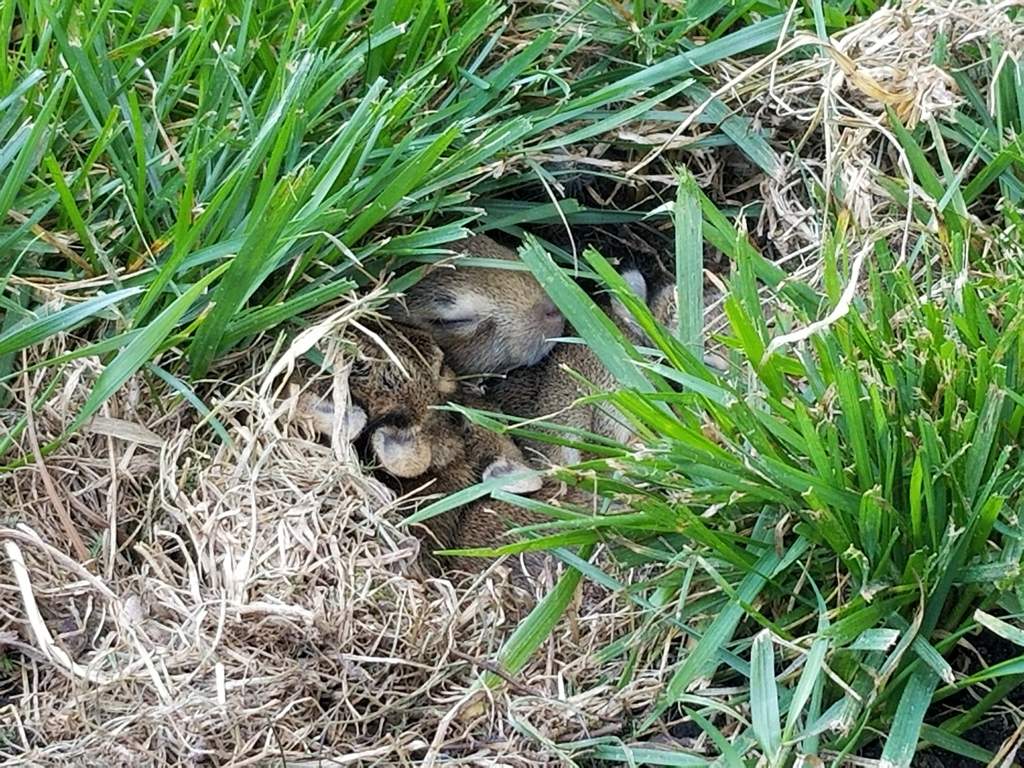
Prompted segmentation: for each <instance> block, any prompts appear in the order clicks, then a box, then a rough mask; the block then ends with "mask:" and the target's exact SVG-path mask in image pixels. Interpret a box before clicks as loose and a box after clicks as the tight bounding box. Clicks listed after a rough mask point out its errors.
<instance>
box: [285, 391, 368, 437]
mask: <svg viewBox="0 0 1024 768" xmlns="http://www.w3.org/2000/svg"><path fill="white" fill-rule="evenodd" d="M298 410H299V413H300V414H301V415H302V416H304V417H305V418H307V419H309V421H310V423H311V424H312V425H313V429H315V430H316V431H317V432H319V433H320V434H322V435H332V434H334V421H335V418H336V417H337V411H335V409H334V402H333V401H332V400H331V397H330V395H322V396H321V395H315V394H313V393H312V392H306V393H304V394H302V395H301V396H300V397H299V407H298ZM365 427H366V411H364V410H363V409H362V408H360V407H359V406H358V405H352V407H350V408H349V409H348V411H346V412H345V416H344V424H343V425H342V430H341V434H342V437H343V438H345V439H346V440H349V441H351V440H355V439H356V438H357V437H359V435H360V434H361V433H362V431H363V429H364V428H365Z"/></svg>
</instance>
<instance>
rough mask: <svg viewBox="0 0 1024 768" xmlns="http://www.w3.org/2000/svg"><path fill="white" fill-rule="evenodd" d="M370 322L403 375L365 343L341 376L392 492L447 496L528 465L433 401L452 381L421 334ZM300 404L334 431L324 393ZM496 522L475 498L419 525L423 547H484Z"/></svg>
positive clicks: (504, 443) (521, 485)
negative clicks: (423, 536) (421, 491)
mask: <svg viewBox="0 0 1024 768" xmlns="http://www.w3.org/2000/svg"><path fill="white" fill-rule="evenodd" d="M369 327H370V330H372V331H373V332H374V333H375V334H376V335H377V336H378V337H379V338H380V340H381V341H383V343H384V344H386V345H387V347H388V348H389V349H390V350H391V352H392V353H394V356H395V357H396V358H398V361H400V362H401V364H402V367H403V368H404V369H405V371H406V372H407V373H408V374H409V375H408V376H406V375H404V374H403V373H402V370H401V369H400V368H399V366H398V365H397V363H396V362H395V360H394V359H392V358H391V357H390V356H389V355H387V354H386V353H384V352H383V351H382V350H381V349H380V348H379V347H378V346H376V345H370V344H367V345H364V347H363V348H362V349H361V351H360V357H359V358H358V359H357V360H356V361H354V363H353V366H352V370H351V372H350V374H349V382H348V383H349V389H350V392H351V395H352V400H353V403H354V404H355V406H356V407H357V408H358V409H359V410H360V412H362V413H363V414H365V424H366V427H365V432H366V434H367V437H368V444H369V449H370V452H371V454H372V455H373V457H374V458H375V459H376V461H378V462H379V463H380V465H381V467H382V469H383V470H384V471H385V472H386V473H387V475H388V476H389V478H390V482H391V483H392V484H393V485H394V486H395V487H396V489H397V490H398V491H399V492H401V493H411V492H413V491H415V490H417V489H421V488H422V489H425V490H426V491H427V492H429V493H432V494H439V495H448V494H451V493H454V492H456V491H460V490H462V489H464V488H468V487H470V486H472V485H475V484H477V483H479V482H480V481H481V480H486V479H489V478H490V477H506V476H512V475H518V474H520V473H523V472H526V471H527V470H528V467H527V466H526V461H525V459H524V458H523V455H522V453H521V451H520V450H519V448H518V447H517V446H516V445H515V443H514V442H513V441H512V440H511V439H510V438H508V437H505V436H503V435H499V434H496V433H494V432H492V431H490V430H488V429H485V428H483V427H480V426H478V425H475V424H473V423H471V422H470V421H469V420H468V419H466V418H465V417H464V416H462V415H461V414H459V413H456V412H452V411H445V410H439V409H437V408H435V407H433V406H438V405H442V404H444V403H446V402H448V401H449V400H450V399H452V396H453V395H456V394H457V390H458V385H457V382H456V380H455V377H454V375H453V373H452V371H451V369H450V368H448V367H447V365H446V364H445V362H444V356H443V353H442V352H441V351H440V349H439V348H438V347H437V346H436V345H435V344H434V343H433V341H432V340H431V338H430V336H429V335H428V334H426V333H425V332H423V331H416V330H414V329H408V328H398V327H395V326H392V325H390V324H385V323H381V324H373V325H370V326H369ZM469 397H470V396H469V395H468V394H467V398H469ZM300 409H306V410H309V409H312V410H313V414H312V417H311V418H312V421H313V423H314V425H315V426H316V427H317V428H318V429H319V431H321V432H324V433H329V432H331V431H333V428H334V426H335V425H334V423H333V411H332V405H331V402H330V397H329V394H321V395H316V394H314V393H310V394H309V395H307V396H305V399H304V400H301V401H300ZM353 437H354V436H353ZM503 487H504V488H505V489H506V490H509V491H512V492H519V493H529V492H532V491H536V490H537V489H538V488H539V487H540V481H539V479H538V478H536V477H535V476H534V477H525V478H523V477H520V478H516V479H512V478H511V477H510V479H509V481H508V482H507V483H506V484H505V485H504V486H503ZM504 506H506V507H508V508H509V509H508V510H507V511H509V512H510V514H509V517H511V518H512V519H516V520H518V522H519V524H523V523H524V522H528V521H529V519H528V518H526V517H523V515H524V514H525V513H524V511H523V510H522V509H520V508H518V507H514V506H513V505H504ZM503 526H504V520H503V519H502V517H500V516H498V515H496V514H495V513H494V512H493V510H492V509H491V508H490V507H489V506H487V505H486V504H485V503H483V502H476V503H474V504H470V505H467V506H464V507H462V508H458V509H455V510H451V511H449V512H446V513H444V514H442V515H438V516H437V517H434V518H432V519H430V520H428V521H427V522H426V524H425V526H424V527H425V528H426V529H427V531H428V533H429V538H430V539H432V542H431V543H430V544H428V546H427V547H426V549H429V550H434V549H439V548H441V549H458V548H465V547H467V546H474V547H475V546H491V545H493V543H494V541H495V540H497V539H498V538H499V537H500V536H501V535H502V533H503V532H504V527H503ZM466 542H469V543H466ZM483 542H489V543H486V544H485V543H483ZM486 564H487V563H486V561H485V560H481V559H478V558H462V559H460V560H459V563H458V566H457V567H461V568H466V567H471V569H473V570H476V569H479V568H480V567H482V566H484V565H486ZM428 565H430V559H429V558H428ZM434 565H435V566H436V563H434ZM449 565H451V563H445V566H446V567H447V566H449ZM434 570H437V568H436V567H435V568H434Z"/></svg>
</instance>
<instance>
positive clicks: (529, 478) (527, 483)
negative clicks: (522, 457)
mask: <svg viewBox="0 0 1024 768" xmlns="http://www.w3.org/2000/svg"><path fill="white" fill-rule="evenodd" d="M496 477H497V478H504V477H507V478H508V481H507V482H504V483H502V485H501V489H502V490H503V491H508V492H509V493H533V492H534V491H539V490H540V489H541V486H542V485H543V481H542V480H541V478H540V477H539V476H538V475H537V473H536V472H533V471H532V470H531V469H530V468H529V467H528V466H526V465H525V464H523V463H522V462H520V461H516V460H515V459H508V458H505V457H502V458H500V459H495V460H494V461H492V462H491V463H490V464H488V465H487V467H486V469H484V471H483V477H482V478H481V480H492V479H494V478H496Z"/></svg>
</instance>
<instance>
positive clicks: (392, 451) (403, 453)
mask: <svg viewBox="0 0 1024 768" xmlns="http://www.w3.org/2000/svg"><path fill="white" fill-rule="evenodd" d="M370 444H371V445H372V446H373V452H374V454H376V456H377V460H378V461H380V463H381V465H382V466H383V467H384V469H386V470H387V471H388V472H390V473H391V474H392V475H394V476H395V477H418V476H420V475H422V474H423V473H424V472H426V471H427V470H428V469H430V462H431V460H432V458H433V454H432V451H431V450H430V444H429V443H428V442H427V440H426V439H425V438H424V437H423V435H422V433H421V432H420V430H418V429H415V428H412V427H391V426H387V427H379V428H378V429H377V430H376V431H375V432H374V433H373V437H371V438H370Z"/></svg>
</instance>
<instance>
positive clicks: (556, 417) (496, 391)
mask: <svg viewBox="0 0 1024 768" xmlns="http://www.w3.org/2000/svg"><path fill="white" fill-rule="evenodd" d="M622 277H623V279H624V280H625V281H626V282H627V284H628V285H629V286H630V288H631V289H632V290H633V292H634V293H636V294H637V296H638V297H639V298H641V299H642V300H644V301H646V299H647V284H646V281H645V280H644V278H643V276H642V275H641V274H640V273H639V272H638V271H636V270H629V271H627V272H625V273H623V275H622ZM611 310H612V319H613V321H614V322H615V324H616V325H617V326H618V327H619V329H620V330H621V331H622V332H623V333H624V334H625V335H626V337H627V338H628V339H630V340H631V341H634V342H640V341H642V340H643V336H644V334H643V332H642V330H641V329H640V327H639V325H638V324H637V323H636V321H635V320H634V319H633V317H632V315H630V313H629V311H628V310H627V309H626V308H625V306H623V305H622V303H621V302H619V301H618V300H617V299H613V301H612V306H611ZM566 369H569V370H572V371H576V372H577V373H579V374H581V375H582V376H583V377H584V378H586V379H587V381H589V382H590V383H591V384H593V385H594V387H595V389H596V390H597V391H598V392H609V391H611V390H613V389H614V388H615V386H616V381H615V378H614V377H613V376H612V374H611V373H610V372H609V371H608V369H607V368H605V366H604V364H603V363H601V361H600V359H599V358H598V356H597V355H596V354H595V353H594V352H592V351H591V350H590V349H589V348H588V347H586V346H583V345H580V344H561V345H558V346H557V347H555V349H554V350H553V351H552V352H551V354H550V355H548V356H547V357H546V358H544V359H543V360H542V361H541V362H540V363H538V364H537V365H533V366H530V367H526V368H518V369H516V370H514V371H511V372H510V373H509V374H508V375H507V376H506V377H505V378H504V379H498V380H496V381H494V382H493V383H491V384H489V385H488V387H487V396H488V398H489V399H490V400H491V401H492V402H493V403H494V404H495V405H496V406H497V408H498V410H501V411H502V412H504V413H506V414H508V415H510V416H516V417H518V418H521V419H527V420H545V421H551V422H554V423H556V424H561V425H563V426H567V427H574V428H576V429H580V430H583V431H586V432H590V433H592V434H596V435H599V436H601V437H606V438H610V439H612V440H616V441H618V442H619V443H623V444H625V443H626V442H627V441H628V440H629V439H630V437H631V436H632V432H631V430H630V428H629V426H628V423H627V422H626V420H625V419H624V418H623V416H622V415H621V414H620V413H619V412H618V411H617V410H616V409H615V408H614V407H612V406H610V405H608V404H602V403H594V404H588V405H577V404H576V401H577V400H578V399H580V398H581V397H582V396H585V395H588V394H590V392H588V391H585V390H584V389H582V388H581V385H580V383H579V382H578V381H577V379H576V377H574V376H573V375H572V374H571V373H569V371H568V370H566ZM524 448H527V449H529V450H532V451H535V452H537V453H540V454H541V455H542V456H544V457H545V458H546V459H547V460H548V461H550V462H552V463H554V464H575V463H577V462H579V461H580V458H581V457H580V454H579V451H577V450H576V449H574V448H568V447H565V446H560V445H554V444H551V443H543V442H540V441H524Z"/></svg>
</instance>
